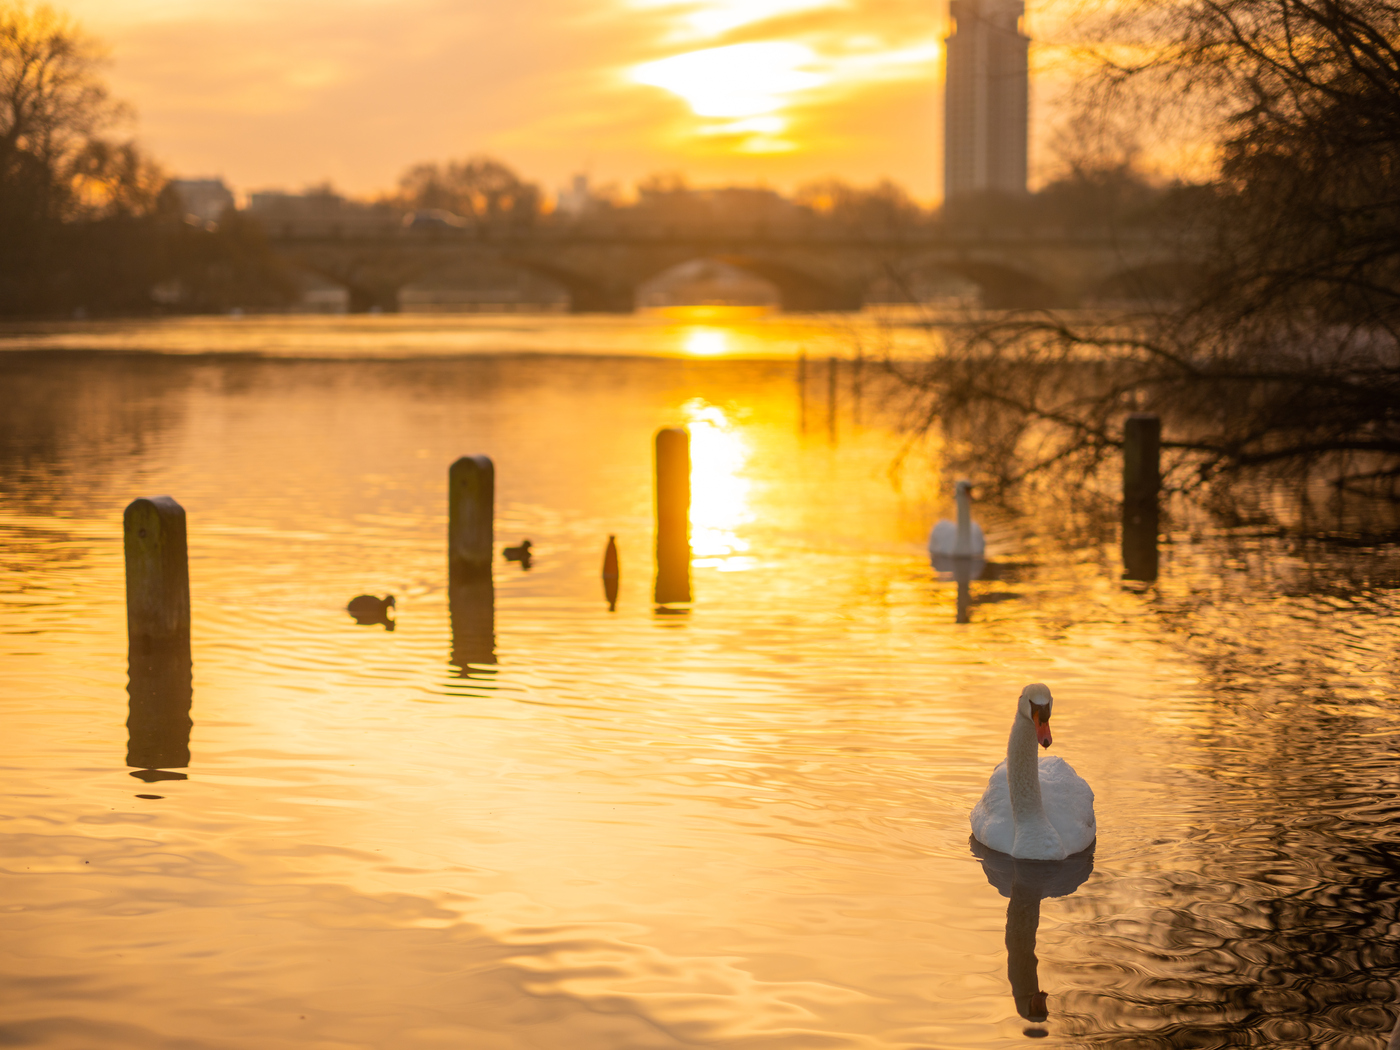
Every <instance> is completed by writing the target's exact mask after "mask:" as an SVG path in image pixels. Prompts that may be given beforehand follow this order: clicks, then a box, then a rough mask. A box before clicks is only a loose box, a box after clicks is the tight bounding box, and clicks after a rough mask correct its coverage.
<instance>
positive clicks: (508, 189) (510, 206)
mask: <svg viewBox="0 0 1400 1050" xmlns="http://www.w3.org/2000/svg"><path fill="white" fill-rule="evenodd" d="M394 200H395V203H397V204H399V205H401V206H402V207H406V208H411V209H414V210H417V211H428V210H442V211H449V212H452V213H453V214H456V215H460V216H462V217H463V218H467V219H473V220H475V221H476V222H477V224H478V225H495V224H509V225H513V226H528V225H530V224H532V223H533V222H534V221H535V220H536V218H537V217H538V216H539V213H540V205H541V201H542V198H541V195H540V190H539V187H538V186H536V185H535V184H533V183H529V182H525V181H524V180H522V179H521V178H520V176H518V175H517V174H516V173H515V172H514V171H512V170H511V169H510V168H508V167H506V166H505V165H504V164H502V163H501V162H500V161H497V160H492V159H491V158H489V157H473V158H470V159H468V160H463V161H448V162H447V163H445V164H438V163H435V162H434V163H427V164H415V165H414V166H413V167H411V168H409V169H408V170H407V171H406V172H404V174H403V176H402V177H401V178H400V179H399V192H398V195H397V197H396V198H395V199H394Z"/></svg>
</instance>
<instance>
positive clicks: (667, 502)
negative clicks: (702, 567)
mask: <svg viewBox="0 0 1400 1050" xmlns="http://www.w3.org/2000/svg"><path fill="white" fill-rule="evenodd" d="M688 601H690V435H689V434H688V433H687V432H686V430H685V428H684V427H663V428H662V429H660V430H658V431H657V432H656V604H657V605H669V604H671V603H673V602H688Z"/></svg>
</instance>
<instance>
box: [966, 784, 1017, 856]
mask: <svg viewBox="0 0 1400 1050" xmlns="http://www.w3.org/2000/svg"><path fill="white" fill-rule="evenodd" d="M972 834H973V836H974V837H975V838H976V839H977V841H978V842H980V843H982V845H984V846H989V847H991V848H992V849H994V850H998V851H1000V852H1002V853H1010V852H1011V847H1012V846H1014V845H1015V843H1016V818H1015V817H1013V816H1012V815H1011V787H1010V785H1009V784H1008V783H1007V781H1006V763H1005V762H1000V763H998V764H997V767H996V769H994V770H992V775H991V778H990V779H988V781H987V790H986V791H985V792H983V793H982V797H981V799H979V800H978V802H977V805H975V806H973V807H972Z"/></svg>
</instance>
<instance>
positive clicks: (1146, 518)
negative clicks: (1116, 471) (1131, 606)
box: [1123, 412, 1162, 580]
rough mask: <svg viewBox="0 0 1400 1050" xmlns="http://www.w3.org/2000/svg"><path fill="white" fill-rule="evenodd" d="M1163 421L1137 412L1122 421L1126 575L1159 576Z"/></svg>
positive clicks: (1128, 577)
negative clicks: (1158, 501) (1158, 503)
mask: <svg viewBox="0 0 1400 1050" xmlns="http://www.w3.org/2000/svg"><path fill="white" fill-rule="evenodd" d="M1161 447H1162V421H1161V420H1160V419H1159V418H1158V417H1157V416H1155V415H1152V414H1151V413H1147V412H1134V413H1133V414H1132V415H1130V416H1129V417H1128V418H1127V420H1126V422H1125V423H1124V424H1123V576H1124V578H1125V579H1129V580H1155V579H1156V578H1157V527H1158V506H1157V498H1158V494H1159V492H1160V490H1161V487H1162V470H1161Z"/></svg>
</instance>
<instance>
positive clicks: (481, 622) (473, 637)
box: [447, 575, 496, 678]
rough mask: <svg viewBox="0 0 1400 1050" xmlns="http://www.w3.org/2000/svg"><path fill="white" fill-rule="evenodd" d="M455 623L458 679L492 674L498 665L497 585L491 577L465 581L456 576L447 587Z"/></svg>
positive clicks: (450, 613)
mask: <svg viewBox="0 0 1400 1050" xmlns="http://www.w3.org/2000/svg"><path fill="white" fill-rule="evenodd" d="M447 604H448V615H449V617H450V618H451V621H452V660H451V662H452V665H453V666H454V667H456V668H457V669H458V677H460V678H472V677H477V676H480V675H492V674H495V673H496V672H495V671H494V670H493V669H492V668H491V667H489V666H483V665H493V664H495V662H496V585H495V583H493V582H492V580H491V577H490V576H486V577H484V578H483V577H478V578H476V579H463V578H461V576H460V575H454V576H453V578H452V579H451V580H450V581H449V583H448V585H447Z"/></svg>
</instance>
